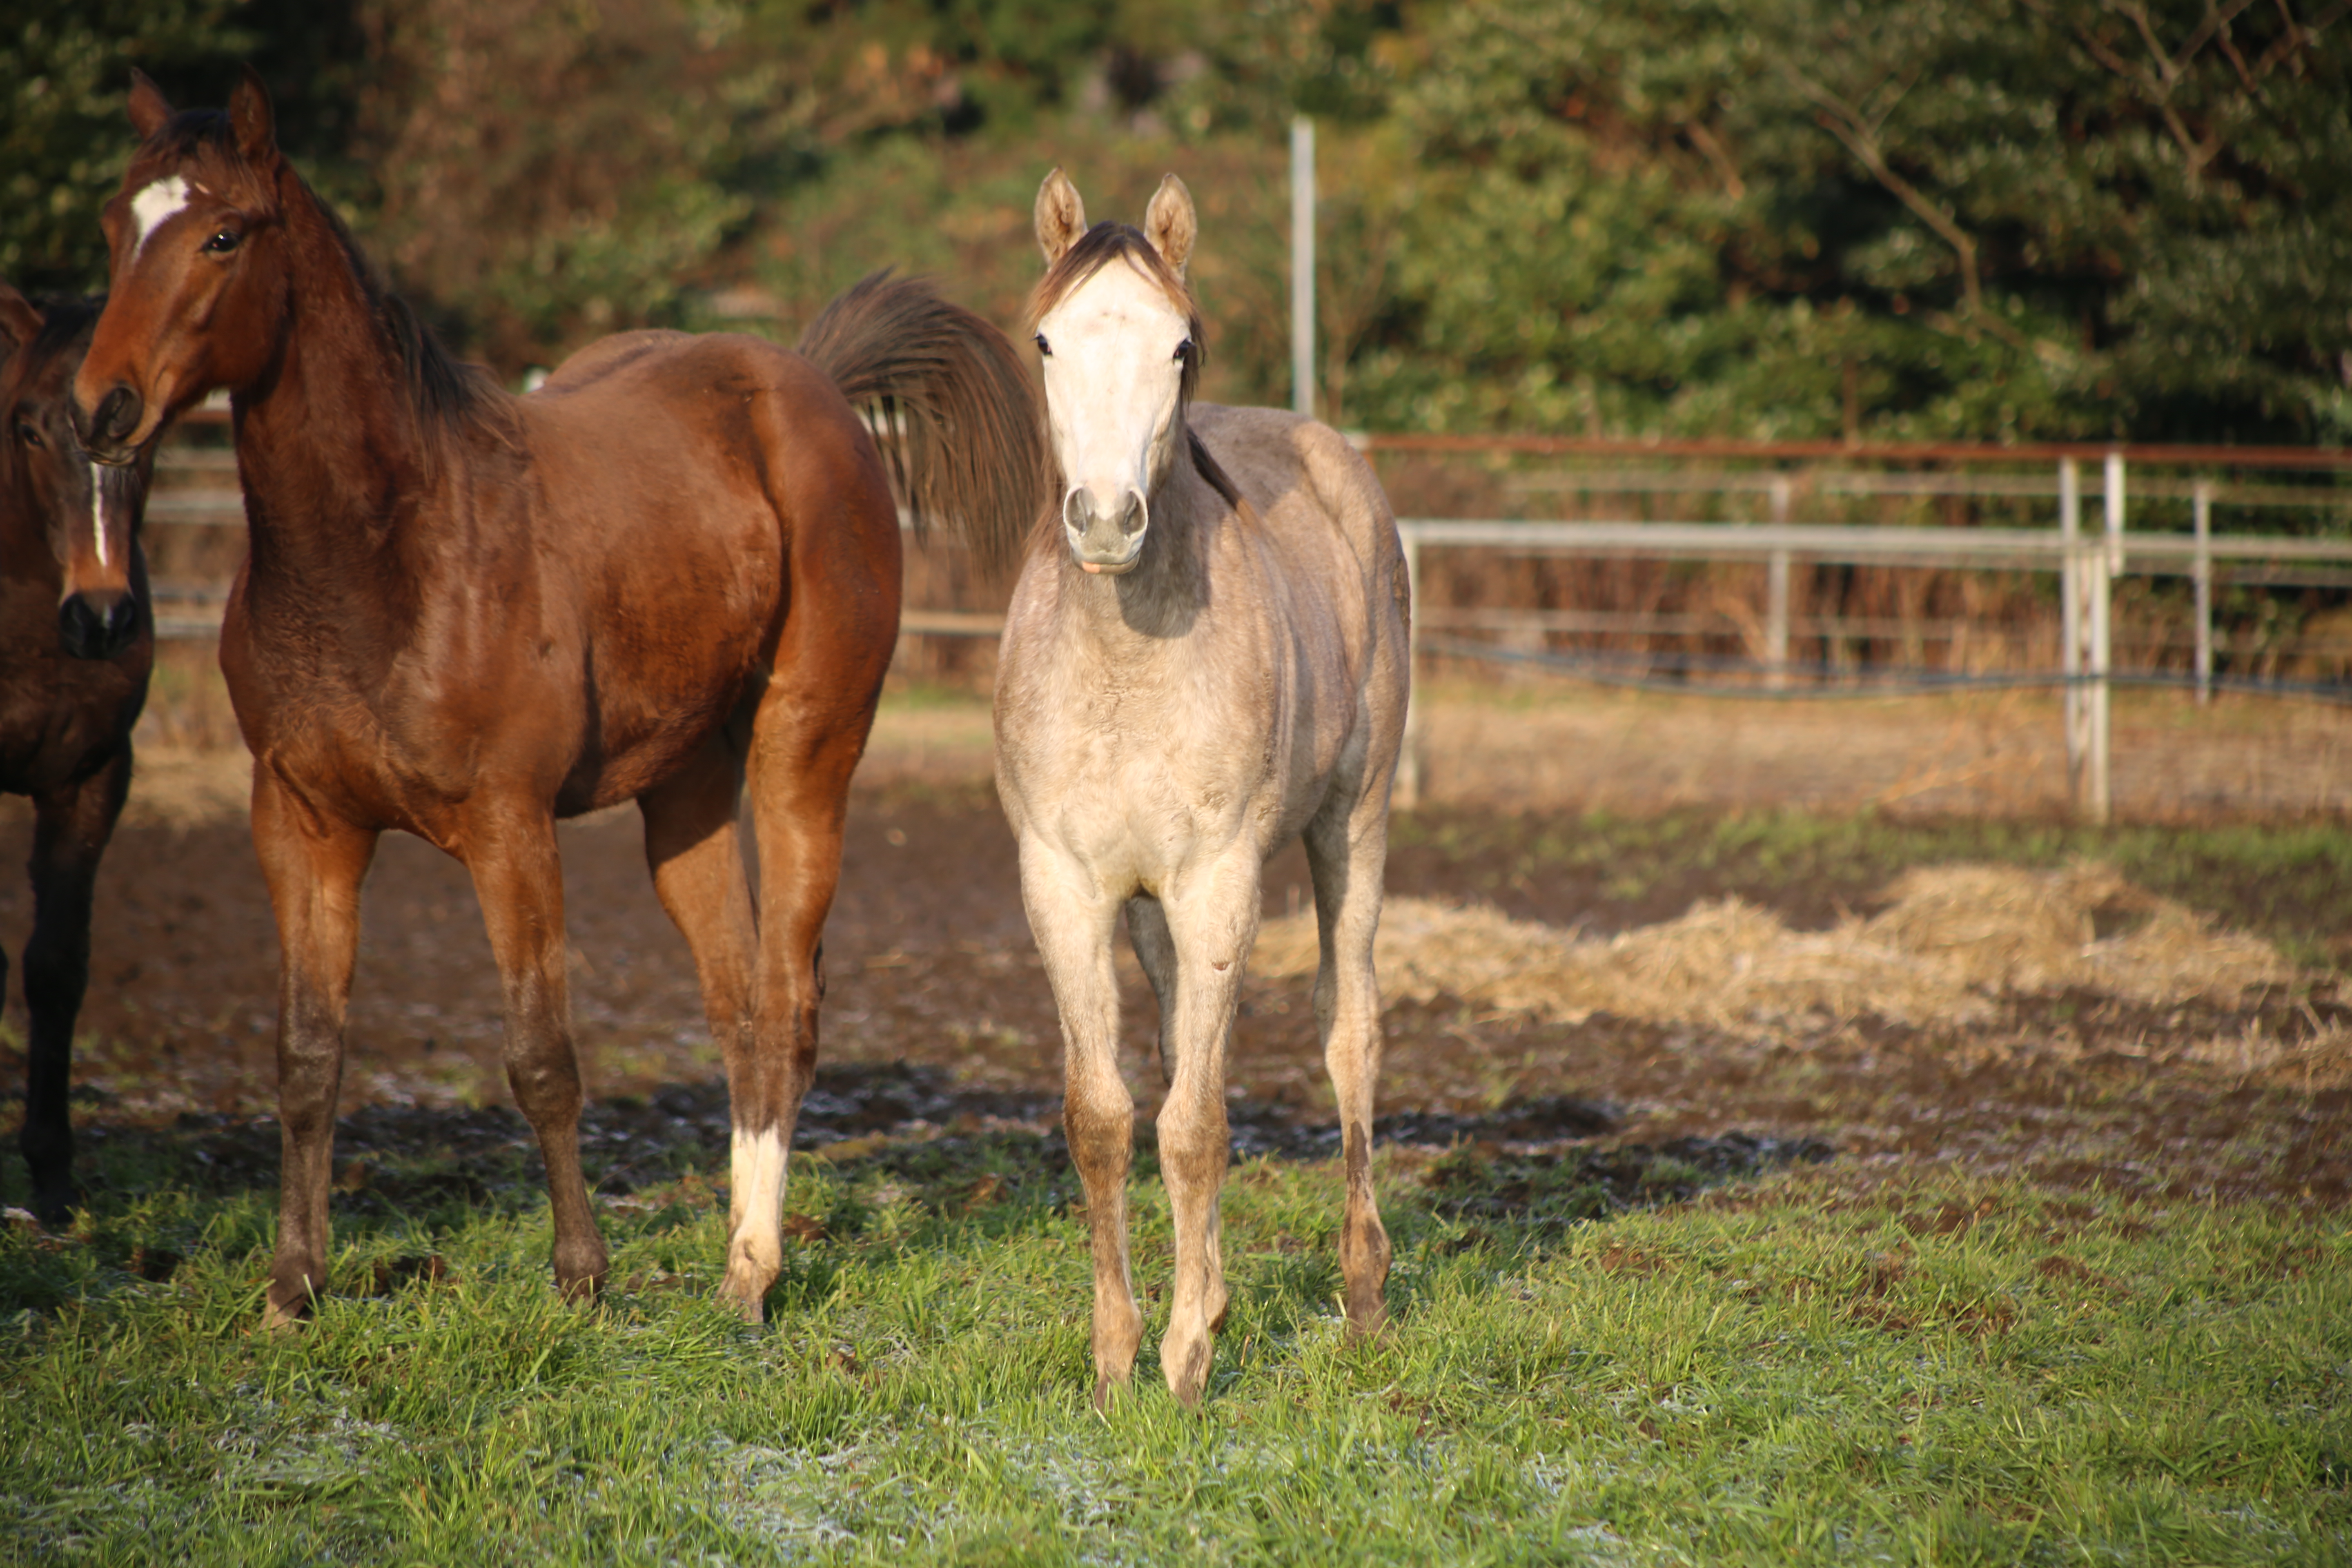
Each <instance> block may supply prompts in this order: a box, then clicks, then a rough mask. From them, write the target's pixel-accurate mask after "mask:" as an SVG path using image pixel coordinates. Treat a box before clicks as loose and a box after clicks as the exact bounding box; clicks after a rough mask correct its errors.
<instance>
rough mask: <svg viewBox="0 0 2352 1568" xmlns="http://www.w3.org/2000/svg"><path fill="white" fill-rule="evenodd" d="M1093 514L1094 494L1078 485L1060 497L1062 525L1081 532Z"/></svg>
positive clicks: (1084, 529)
mask: <svg viewBox="0 0 2352 1568" xmlns="http://www.w3.org/2000/svg"><path fill="white" fill-rule="evenodd" d="M1094 515H1095V495H1094V492H1093V491H1092V490H1090V489H1087V487H1086V486H1084V485H1080V486H1079V487H1078V488H1077V489H1074V490H1072V491H1071V492H1070V493H1069V494H1068V495H1066V496H1065V497H1063V498H1062V526H1063V527H1065V528H1068V529H1074V530H1076V531H1078V532H1080V533H1083V532H1085V531H1086V527H1087V523H1088V522H1089V521H1092V520H1093V518H1094Z"/></svg>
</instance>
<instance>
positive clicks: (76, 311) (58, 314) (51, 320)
mask: <svg viewBox="0 0 2352 1568" xmlns="http://www.w3.org/2000/svg"><path fill="white" fill-rule="evenodd" d="M31 304H32V307H33V309H35V310H38V311H39V312H40V313H41V330H40V331H39V332H38V333H37V334H36V335H35V337H34V339H33V341H32V342H29V343H26V345H25V349H24V352H25V354H26V363H35V362H36V361H37V360H38V359H42V358H47V357H48V356H50V355H54V354H61V353H65V352H66V351H68V349H71V348H72V347H74V346H75V344H77V343H79V342H81V341H82V340H83V339H85V338H87V337H89V334H90V329H92V328H93V327H95V326H97V325H98V313H99V311H100V310H104V309H105V308H106V296H105V295H103V294H91V295H89V296H87V297H85V296H83V295H80V294H37V295H35V296H34V297H33V299H32V300H31Z"/></svg>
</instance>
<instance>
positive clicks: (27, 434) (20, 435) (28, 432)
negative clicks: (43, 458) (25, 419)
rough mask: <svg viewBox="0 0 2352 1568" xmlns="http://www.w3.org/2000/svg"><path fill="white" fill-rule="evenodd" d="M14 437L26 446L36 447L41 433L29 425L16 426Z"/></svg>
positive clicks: (39, 441) (38, 444)
mask: <svg viewBox="0 0 2352 1568" xmlns="http://www.w3.org/2000/svg"><path fill="white" fill-rule="evenodd" d="M16 438H17V439H18V440H20V441H22V442H24V443H25V445H26V446H27V447H39V446H40V445H41V433H40V432H39V431H38V430H36V429H34V428H33V427H32V426H30V425H19V426H16Z"/></svg>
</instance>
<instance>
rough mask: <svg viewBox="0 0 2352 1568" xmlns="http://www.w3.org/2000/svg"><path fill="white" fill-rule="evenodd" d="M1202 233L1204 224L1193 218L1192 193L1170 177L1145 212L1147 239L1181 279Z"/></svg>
mask: <svg viewBox="0 0 2352 1568" xmlns="http://www.w3.org/2000/svg"><path fill="white" fill-rule="evenodd" d="M1200 233H1201V225H1200V220H1199V219H1198V218H1196V217H1194V216H1193V214H1192V192H1190V191H1188V190H1186V189H1185V188H1184V182H1183V181H1181V180H1180V179H1178V178H1177V177H1176V176H1175V175H1173V174H1171V175H1169V176H1168V177H1167V178H1166V179H1164V180H1162V181H1160V188H1159V189H1158V190H1156V191H1154V192H1153V193H1152V194H1151V205H1150V206H1149V207H1147V208H1146V209H1144V214H1143V237H1144V238H1146V239H1148V240H1150V242H1151V248H1152V249H1154V250H1156V251H1158V252H1159V253H1160V260H1162V261H1164V262H1166V263H1168V270H1169V271H1171V272H1173V273H1174V274H1176V276H1177V278H1178V279H1182V278H1183V276H1184V264H1185V263H1186V262H1188V261H1190V260H1192V241H1193V240H1195V239H1197V238H1199V237H1200Z"/></svg>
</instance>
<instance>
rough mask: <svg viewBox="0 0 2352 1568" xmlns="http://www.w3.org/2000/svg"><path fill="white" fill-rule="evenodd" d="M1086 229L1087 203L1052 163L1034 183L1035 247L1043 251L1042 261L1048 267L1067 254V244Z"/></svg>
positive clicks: (1076, 240) (1070, 245)
mask: <svg viewBox="0 0 2352 1568" xmlns="http://www.w3.org/2000/svg"><path fill="white" fill-rule="evenodd" d="M1086 232H1087V204H1086V203H1084V202H1082V201H1080V200H1079V199H1078V187H1077V186H1076V185H1074V184H1070V176H1069V175H1067V174H1064V173H1062V171H1061V168H1060V167H1059V165H1056V166H1055V170H1054V172H1053V173H1052V174H1048V175H1046V176H1045V184H1042V185H1040V186H1038V187H1037V248H1038V249H1040V250H1042V251H1044V252H1045V265H1046V266H1048V267H1051V266H1053V265H1054V263H1055V262H1056V261H1059V260H1061V259H1062V258H1063V257H1065V256H1066V255H1068V254H1069V249H1070V247H1072V246H1074V245H1076V244H1077V243H1078V240H1079V239H1080V237H1083V236H1084V235H1085V234H1086Z"/></svg>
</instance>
